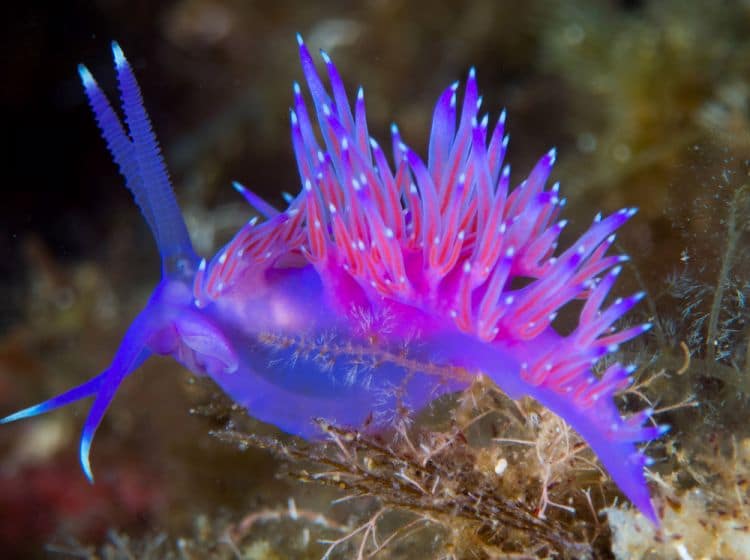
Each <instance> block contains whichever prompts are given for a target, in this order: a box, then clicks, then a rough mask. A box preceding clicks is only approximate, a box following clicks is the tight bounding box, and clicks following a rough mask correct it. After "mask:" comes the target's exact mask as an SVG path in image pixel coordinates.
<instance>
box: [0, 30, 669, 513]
mask: <svg viewBox="0 0 750 560" xmlns="http://www.w3.org/2000/svg"><path fill="white" fill-rule="evenodd" d="M298 43H299V55H300V58H301V62H302V70H303V73H304V77H305V81H306V83H307V89H308V91H309V94H310V96H311V98H312V105H311V108H312V109H313V111H312V113H310V112H308V105H307V102H306V99H305V97H304V96H303V92H302V89H301V88H300V86H299V85H298V84H295V85H294V102H293V107H292V108H291V111H290V119H291V133H292V145H293V148H294V153H295V156H296V160H297V166H298V168H299V175H300V184H301V190H300V193H299V194H298V195H297V196H296V197H293V198H292V197H290V199H289V206H288V208H287V209H286V210H284V211H278V210H276V209H275V208H273V207H272V206H271V205H269V204H268V203H266V202H264V201H263V200H261V199H260V198H259V197H258V196H257V195H255V194H254V193H252V192H251V191H250V190H248V189H246V188H244V187H242V186H241V185H239V184H237V185H235V186H236V188H237V189H238V190H239V191H240V192H241V193H242V194H243V195H244V196H245V198H246V199H247V200H248V202H250V204H251V205H252V206H254V207H255V209H256V210H257V212H258V213H259V214H261V215H263V216H264V217H265V220H264V221H262V222H260V223H258V222H257V221H256V220H255V219H253V220H251V221H250V222H248V223H247V225H245V226H244V227H243V228H242V229H241V230H240V231H239V232H238V233H237V235H236V236H235V237H234V238H233V239H232V240H231V241H230V242H229V243H228V244H227V245H226V246H225V247H223V248H222V249H221V250H220V251H219V252H218V253H217V254H216V255H215V256H214V257H213V258H212V259H211V260H210V261H207V260H206V259H202V258H200V257H199V256H197V255H196V254H195V252H194V250H193V246H192V243H191V241H190V236H189V234H188V231H187V228H186V226H185V222H184V220H183V218H182V214H181V212H180V209H179V206H178V204H177V201H176V199H175V196H174V192H173V190H172V186H171V184H170V180H169V176H168V174H167V170H166V167H165V165H164V162H163V159H162V156H161V154H160V150H159V147H158V144H157V141H156V137H155V135H154V133H153V131H152V127H151V123H150V120H149V117H148V115H147V113H146V110H145V108H144V107H143V102H142V98H141V92H140V89H139V86H138V84H137V82H136V79H135V76H134V74H133V71H132V68H131V67H130V65H129V63H128V61H127V60H126V58H125V56H124V55H123V52H122V50H121V49H120V47H119V46H118V45H117V43H113V52H114V61H115V67H116V71H117V79H118V84H119V90H120V94H121V98H122V111H123V113H124V121H122V120H121V119H120V118H119V116H118V115H117V113H116V112H115V110H114V109H113V107H112V106H111V105H110V103H109V101H108V99H107V97H106V96H105V95H104V93H103V92H102V90H101V89H100V88H99V86H98V85H97V82H96V81H95V80H94V77H93V76H92V75H91V73H90V72H89V71H88V69H87V68H86V67H85V66H83V65H81V66H79V74H80V77H81V80H82V82H83V86H84V88H85V91H86V95H87V96H88V100H89V103H90V105H91V109H92V110H93V113H94V116H95V117H96V121H97V124H98V126H99V128H100V130H101V133H102V135H103V137H104V140H105V141H106V144H107V147H108V148H109V151H110V152H111V153H112V156H113V158H114V160H115V162H116V163H117V165H118V166H119V168H120V171H121V173H122V175H123V176H124V177H125V181H126V186H127V187H128V189H129V190H130V191H131V193H132V194H133V196H134V198H135V201H136V203H137V204H138V206H139V207H140V209H141V211H142V213H143V215H144V216H145V218H146V221H147V222H148V225H149V227H150V229H151V232H152V234H153V236H154V238H155V240H156V244H157V246H158V249H159V252H160V255H161V262H162V279H161V281H160V282H159V284H158V286H157V287H156V289H155V291H154V293H153V295H152V296H151V298H150V300H149V301H148V304H147V305H146V307H145V309H144V310H143V311H142V312H141V313H140V314H139V315H138V316H137V317H136V318H135V320H134V321H133V323H132V324H131V326H130V327H129V329H128V330H127V332H126V334H125V336H124V339H123V341H122V343H121V345H120V347H119V349H118V351H117V353H116V354H115V356H114V359H113V360H112V363H111V364H110V365H109V367H108V368H107V369H106V370H104V371H103V372H102V373H100V374H99V375H97V376H96V377H94V378H92V379H91V380H89V381H87V382H85V383H83V384H81V385H79V386H77V387H75V388H73V389H70V390H69V391H67V392H65V393H63V394H61V395H59V396H57V397H54V398H52V399H50V400H48V401H45V402H43V403H41V404H38V405H35V406H32V407H29V408H26V409H24V410H21V411H20V412H17V413H15V414H12V415H10V416H7V417H5V418H3V419H2V420H0V423H7V422H12V421H15V420H20V419H22V418H28V417H31V416H36V415H38V414H42V413H45V412H49V411H50V410H53V409H56V408H58V407H61V406H65V405H67V404H70V403H72V402H74V401H78V400H79V399H83V398H85V397H90V396H93V397H94V402H93V405H92V407H91V410H90V412H89V415H88V418H87V420H86V422H85V424H84V427H83V434H82V436H81V443H80V460H81V465H82V467H83V470H84V472H85V474H86V476H87V477H88V478H89V480H92V481H93V475H92V471H91V465H90V462H89V451H90V447H91V442H92V439H93V437H94V433H95V431H96V429H97V427H98V426H99V424H100V422H101V420H102V417H103V416H104V413H105V411H106V409H107V407H108V406H109V404H110V402H111V401H112V398H113V397H114V394H115V392H116V390H117V388H118V386H119V384H120V383H121V381H122V380H123V379H124V378H125V376H127V375H129V374H130V373H132V372H133V371H135V370H136V369H137V368H138V367H139V366H140V365H141V364H142V363H143V362H144V361H145V360H146V359H147V358H148V357H149V356H151V355H152V354H161V355H170V356H173V357H174V358H175V359H176V360H177V361H179V362H180V363H182V364H183V365H184V366H186V367H187V368H189V369H190V370H192V371H193V372H195V373H197V374H204V375H208V376H209V377H211V378H212V379H213V380H214V381H215V382H216V383H218V385H219V386H221V387H222V389H223V390H224V391H225V392H226V393H227V394H228V395H229V396H230V397H231V398H232V399H233V400H234V401H235V402H236V403H238V404H240V405H241V406H243V407H245V408H246V409H247V411H248V413H249V414H250V415H252V416H254V417H256V418H258V419H260V420H262V421H265V422H269V423H271V424H274V425H276V426H278V427H279V428H280V429H282V430H284V431H286V432H288V433H291V434H296V435H298V436H302V437H305V438H313V437H316V436H318V435H319V430H318V428H317V427H316V426H315V424H314V423H313V422H312V419H313V418H314V417H322V418H325V419H326V420H329V421H331V422H333V423H336V424H338V425H350V426H355V427H357V426H360V427H361V426H363V425H366V426H367V429H378V428H386V427H387V426H388V425H389V424H392V423H393V421H394V418H396V417H398V415H399V414H402V413H403V411H412V412H413V411H418V410H420V409H422V408H424V407H425V406H426V405H428V404H429V403H430V402H432V401H433V400H434V399H436V398H437V397H439V396H440V395H443V394H445V393H449V392H457V391H461V390H463V389H465V388H466V387H467V386H468V385H469V384H470V382H471V381H472V379H474V378H475V377H476V375H478V374H479V373H483V374H485V375H486V376H488V377H489V378H490V379H492V380H493V381H494V382H495V383H496V384H497V385H498V386H499V387H500V388H501V389H502V390H503V391H504V392H505V393H507V394H508V395H509V396H510V397H511V398H515V399H517V398H520V397H522V396H525V395H528V396H531V397H533V398H534V399H536V400H537V401H539V402H540V403H541V404H543V405H544V406H546V407H548V408H549V409H551V410H552V411H553V412H555V413H556V414H558V415H559V416H561V417H562V418H564V419H565V420H566V421H567V422H568V423H570V425H571V426H572V427H573V428H574V429H575V430H576V431H577V432H578V433H579V434H580V435H581V436H582V437H583V438H584V439H585V440H586V441H587V442H588V444H589V445H590V446H591V448H592V449H593V450H594V452H595V453H596V454H597V455H598V457H599V459H600V460H601V462H602V463H603V464H604V466H605V467H606V469H607V471H608V472H609V474H610V475H611V476H612V478H613V479H614V481H615V482H616V483H617V484H618V486H619V487H620V489H621V490H622V491H623V493H624V494H625V495H626V496H627V497H628V498H629V499H630V500H631V501H632V502H633V504H635V505H636V506H637V507H638V508H639V509H640V511H641V512H643V514H644V515H645V516H646V517H647V518H649V519H650V520H651V521H652V522H654V523H655V524H656V523H658V518H657V516H656V513H655V511H654V509H653V506H652V504H651V499H650V495H649V490H648V486H647V484H646V480H645V476H644V468H645V467H646V466H648V465H649V464H650V462H651V460H650V459H649V458H648V457H647V456H646V455H644V454H643V453H642V452H641V451H640V450H639V448H638V447H637V445H636V444H638V443H641V442H648V441H650V440H652V439H655V438H657V437H659V436H660V435H662V434H663V433H665V431H666V430H667V428H666V427H665V426H657V425H652V424H653V422H650V420H651V411H650V410H644V411H641V412H639V413H636V414H633V415H632V416H629V417H627V418H624V417H622V416H621V415H620V413H619V412H618V409H617V407H616V405H615V402H614V395H615V394H616V393H617V392H619V391H622V390H624V389H625V388H627V387H628V385H629V384H630V383H631V381H632V379H631V374H632V373H633V371H634V369H635V368H634V366H626V365H622V364H620V363H612V364H611V365H609V366H608V367H606V369H605V371H604V372H603V373H602V374H601V375H595V374H594V370H595V366H596V365H597V363H600V361H601V360H604V359H605V358H607V357H608V356H609V355H610V354H612V353H613V352H615V351H616V350H617V348H618V345H619V344H621V343H622V342H625V341H627V340H629V339H631V338H633V337H635V336H638V335H639V334H641V333H643V332H645V331H647V330H648V329H649V327H650V325H648V324H645V325H640V326H635V327H631V328H626V329H624V330H616V329H615V328H613V324H614V323H615V322H616V321H617V320H618V319H619V318H620V317H622V316H623V314H625V313H626V312H627V311H628V310H629V309H630V308H632V307H633V306H634V305H635V304H636V303H637V302H638V301H639V300H640V299H641V298H642V297H643V294H636V295H634V296H631V297H626V298H618V299H615V300H614V302H612V303H611V304H609V305H605V304H604V302H605V299H606V298H607V295H608V293H609V291H610V289H611V288H612V286H613V284H614V283H615V280H616V279H617V276H618V274H619V273H620V270H621V263H622V262H624V261H625V260H626V257H625V256H621V255H608V254H607V252H608V250H609V248H610V246H611V245H612V243H613V241H614V233H613V232H614V231H615V230H617V229H618V228H619V227H620V226H622V225H623V224H624V223H625V222H626V221H627V220H628V219H629V218H630V217H632V216H633V215H634V214H635V210H634V209H624V210H620V211H619V212H615V213H614V214H612V215H610V216H607V217H606V218H602V217H601V216H597V217H596V218H595V220H594V222H593V224H592V225H591V226H590V227H589V229H588V230H587V231H586V232H585V233H583V235H581V236H580V237H579V238H578V240H577V241H576V242H575V243H574V244H573V245H572V246H571V247H569V248H567V249H565V250H564V251H562V252H559V254H557V255H556V256H555V253H556V249H557V240H558V236H559V235H560V232H561V231H562V230H563V228H564V227H565V224H566V222H565V220H562V221H556V219H557V216H558V214H559V213H560V211H561V209H562V208H563V206H564V204H565V200H564V199H561V198H560V197H559V193H558V188H559V185H558V184H557V183H555V184H554V185H553V186H552V187H551V188H549V189H548V188H546V187H545V185H546V182H547V179H548V177H549V175H550V171H551V168H552V166H553V164H554V161H555V150H551V151H550V152H548V153H547V154H546V155H544V156H543V157H542V158H541V159H540V160H539V161H538V163H537V164H536V165H535V167H534V168H533V169H532V171H531V173H530V174H529V176H528V177H527V178H526V179H525V180H524V181H522V182H521V183H520V184H519V185H518V186H516V187H515V188H514V189H511V188H510V167H509V166H508V165H505V164H504V156H505V153H506V150H507V146H508V136H507V135H505V133H504V124H505V111H503V112H502V113H501V114H500V117H499V119H498V121H497V123H496V125H495V126H494V128H493V129H492V131H491V132H490V131H489V126H488V116H486V115H485V116H482V117H480V116H479V115H478V113H479V110H480V106H481V98H480V97H479V96H478V92H477V82H476V77H475V71H474V69H473V68H472V69H471V71H470V72H469V75H468V79H467V81H466V85H465V88H464V91H463V100H462V103H461V106H460V110H459V106H458V104H457V95H458V88H459V83H458V82H456V83H454V84H452V85H451V86H450V87H448V88H447V89H446V90H445V91H444V92H443V93H442V94H441V95H440V97H439V99H438V101H437V104H436V106H435V110H434V116H433V121H432V131H431V134H430V139H429V148H428V157H427V161H426V162H425V161H423V159H422V158H421V157H420V156H419V155H418V154H417V153H415V152H414V151H413V150H411V149H410V148H409V147H408V146H407V145H406V144H405V143H404V142H403V140H402V139H401V137H400V134H399V131H398V128H397V127H396V126H395V125H393V126H392V129H391V136H392V138H391V142H392V146H393V154H392V156H393V160H392V165H391V163H390V162H389V161H388V159H387V158H386V155H385V153H384V150H383V149H382V148H381V146H380V145H379V144H378V143H377V142H376V141H375V140H374V139H372V138H371V137H370V135H369V133H368V128H367V121H366V118H365V101H364V94H363V90H362V89H361V88H360V89H359V90H358V92H357V95H356V99H355V101H354V105H353V106H352V104H351V103H350V101H349V98H348V96H347V94H346V92H345V88H344V84H343V82H342V79H341V77H340V75H339V73H338V71H337V69H336V67H335V66H334V64H333V63H332V62H331V59H330V58H329V57H328V55H327V54H325V53H324V52H322V53H321V56H322V59H323V62H324V63H325V66H326V69H327V73H328V80H329V86H330V89H326V87H325V86H324V85H323V82H322V81H321V79H320V77H319V75H318V73H317V70H316V68H315V64H314V62H313V59H312V57H311V56H310V53H309V51H308V49H307V47H306V45H305V43H304V41H303V40H302V38H301V37H300V36H298ZM311 115H312V117H311ZM321 141H322V143H321ZM576 299H578V300H582V301H583V305H582V309H581V311H580V316H579V319H578V324H577V326H576V327H575V328H574V329H573V330H572V331H571V332H570V333H569V334H565V335H562V334H559V333H558V332H557V330H556V329H555V328H554V327H553V325H552V323H553V322H554V321H555V317H556V314H557V312H558V310H559V309H560V308H562V307H564V306H565V305H567V304H568V303H570V302H571V301H573V300H576ZM602 369H603V368H602Z"/></svg>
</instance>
